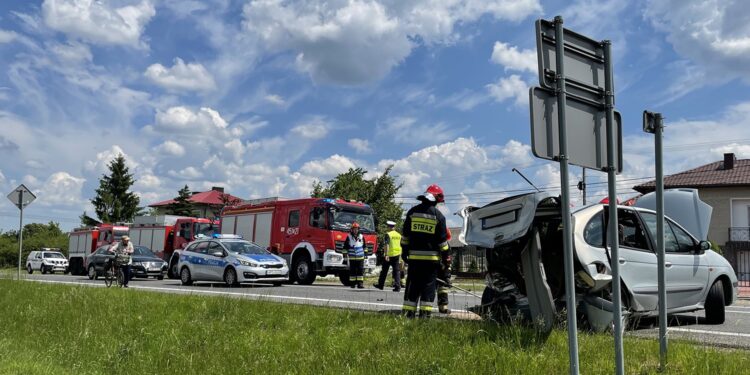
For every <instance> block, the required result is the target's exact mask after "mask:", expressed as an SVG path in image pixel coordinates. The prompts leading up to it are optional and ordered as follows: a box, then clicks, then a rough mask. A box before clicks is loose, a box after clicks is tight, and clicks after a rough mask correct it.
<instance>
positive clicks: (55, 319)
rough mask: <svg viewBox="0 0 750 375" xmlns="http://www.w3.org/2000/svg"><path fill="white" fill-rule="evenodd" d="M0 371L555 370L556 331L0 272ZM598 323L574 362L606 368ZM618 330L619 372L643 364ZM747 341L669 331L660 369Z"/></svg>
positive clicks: (713, 360) (559, 346)
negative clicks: (679, 338) (674, 336)
mask: <svg viewBox="0 0 750 375" xmlns="http://www.w3.org/2000/svg"><path fill="white" fill-rule="evenodd" d="M0 301H2V303H0V374H73V373H75V374H131V373H132V374H156V373H170V374H174V373H179V374H181V375H182V374H214V373H216V374H235V373H241V374H247V373H273V374H342V373H345V374H350V373H354V374H360V373H382V374H396V373H399V374H400V373H405V374H535V375H546V374H563V373H567V371H568V352H567V336H566V331H564V330H556V331H554V332H553V333H552V334H551V335H550V336H549V337H548V338H546V339H544V338H541V337H537V336H536V335H535V334H534V333H533V332H532V331H529V330H527V329H525V328H521V327H518V326H510V327H509V326H499V325H496V324H494V323H491V322H478V321H455V320H445V319H432V320H406V319H403V318H401V317H398V316H395V315H391V314H385V313H383V314H381V313H371V312H361V311H351V310H337V309H329V308H321V307H310V306H302V305H287V304H278V303H272V302H266V301H250V300H241V299H234V298H224V297H204V296H187V295H169V294H161V293H150V292H142V291H136V290H123V289H118V288H110V289H104V288H92V287H75V286H62V285H41V284H37V283H32V282H18V281H11V280H0ZM612 342H613V340H612V337H611V336H609V335H592V334H583V333H582V334H581V336H580V339H579V346H580V363H581V373H582V374H610V373H612V372H613V368H614V364H613V354H612V353H613V343H612ZM658 352H659V346H658V343H657V342H656V341H655V340H646V339H637V338H630V337H629V338H626V340H625V353H626V357H625V361H626V373H628V374H648V373H655V372H656V371H657V368H658ZM749 354H750V353H748V352H745V351H734V350H726V349H723V350H719V349H713V348H710V347H702V346H696V345H691V344H687V343H681V342H671V343H670V364H669V369H668V373H672V374H688V373H689V374H740V373H747V368H748V367H749V366H750V355H749Z"/></svg>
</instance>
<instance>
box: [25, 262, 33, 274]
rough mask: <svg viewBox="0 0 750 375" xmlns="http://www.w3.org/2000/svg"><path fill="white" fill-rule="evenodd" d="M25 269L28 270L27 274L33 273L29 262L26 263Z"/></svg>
mask: <svg viewBox="0 0 750 375" xmlns="http://www.w3.org/2000/svg"><path fill="white" fill-rule="evenodd" d="M26 271H28V272H29V275H31V274H32V273H34V270H33V269H32V268H31V264H27V265H26Z"/></svg>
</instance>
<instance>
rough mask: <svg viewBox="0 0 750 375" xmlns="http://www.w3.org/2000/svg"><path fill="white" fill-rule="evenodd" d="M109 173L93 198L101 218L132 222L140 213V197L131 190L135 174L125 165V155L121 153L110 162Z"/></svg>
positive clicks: (103, 178)
mask: <svg viewBox="0 0 750 375" xmlns="http://www.w3.org/2000/svg"><path fill="white" fill-rule="evenodd" d="M108 167H109V171H110V174H109V175H102V178H101V179H99V188H98V189H96V197H94V199H92V200H91V204H93V205H94V211H95V212H96V215H97V216H98V217H99V220H100V221H102V222H104V223H116V222H132V221H133V218H134V217H135V216H136V215H138V214H139V212H140V211H141V207H138V204H140V202H141V200H140V198H139V197H138V196H137V195H136V194H135V193H132V192H130V191H128V190H129V189H130V187H131V186H133V182H134V180H133V174H132V173H130V171H129V170H128V167H127V166H126V165H125V157H124V156H123V155H122V154H120V155H118V156H117V157H116V158H114V159H113V160H112V161H111V162H109V166H108Z"/></svg>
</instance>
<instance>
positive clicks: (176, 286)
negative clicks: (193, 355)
mask: <svg viewBox="0 0 750 375" xmlns="http://www.w3.org/2000/svg"><path fill="white" fill-rule="evenodd" d="M25 276H26V279H27V280H33V281H38V282H48V283H60V284H72V285H87V286H93V287H104V281H103V280H101V279H99V280H89V279H88V278H87V277H85V276H71V275H39V274H33V275H25ZM130 288H131V289H134V290H146V291H152V292H163V293H180V294H194V295H223V296H230V297H236V298H246V299H254V300H267V301H276V302H283V303H297V304H308V305H317V306H330V307H336V308H348V309H358V310H370V311H381V312H394V313H395V312H400V311H401V305H402V302H403V298H404V295H403V292H402V293H395V292H392V291H391V290H389V289H386V290H385V291H381V290H377V289H375V288H373V287H372V286H369V287H368V288H366V289H351V288H349V287H345V286H342V285H341V284H337V283H336V282H330V283H326V282H316V283H315V284H313V285H282V286H279V287H274V286H271V285H270V284H260V283H259V284H246V285H242V286H239V287H233V288H228V287H226V286H225V285H224V284H221V283H197V284H195V285H193V286H189V287H187V286H182V285H181V284H180V281H179V280H170V279H164V280H161V281H159V280H155V279H135V280H133V281H131V283H130ZM479 302H480V300H479V298H477V297H476V296H472V295H470V294H467V293H463V292H454V293H452V294H451V296H450V308H451V310H452V311H453V312H452V313H451V314H450V316H449V317H452V318H460V319H477V318H478V316H476V315H475V314H473V313H471V312H469V310H470V309H471V308H472V307H474V306H476V305H478V304H479ZM436 310H437V309H436ZM726 311H727V313H726V321H725V323H724V324H722V325H709V324H705V319H704V313H703V311H698V312H696V313H692V314H679V315H675V316H671V317H670V319H669V329H668V339H669V340H689V341H695V342H699V343H702V344H705V345H707V346H724V347H737V348H745V349H750V301H748V300H740V301H738V302H737V303H736V304H734V305H732V306H727V310H726ZM436 315H438V316H440V315H442V314H436ZM658 324H659V323H658V320H657V319H642V320H641V321H640V324H639V325H638V327H637V328H636V329H634V330H631V331H628V333H627V334H628V335H634V336H639V337H648V338H657V337H658Z"/></svg>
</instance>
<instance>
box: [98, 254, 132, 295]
mask: <svg viewBox="0 0 750 375" xmlns="http://www.w3.org/2000/svg"><path fill="white" fill-rule="evenodd" d="M129 261H130V256H128V255H123V254H117V255H115V257H114V258H113V259H111V260H109V261H108V264H109V265H108V267H107V269H106V270H105V271H104V285H106V286H107V288H109V287H110V286H112V283H114V282H115V281H116V282H117V286H119V287H120V288H122V286H123V285H125V273H124V272H123V271H122V267H121V266H123V265H126V264H128V262H129Z"/></svg>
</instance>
